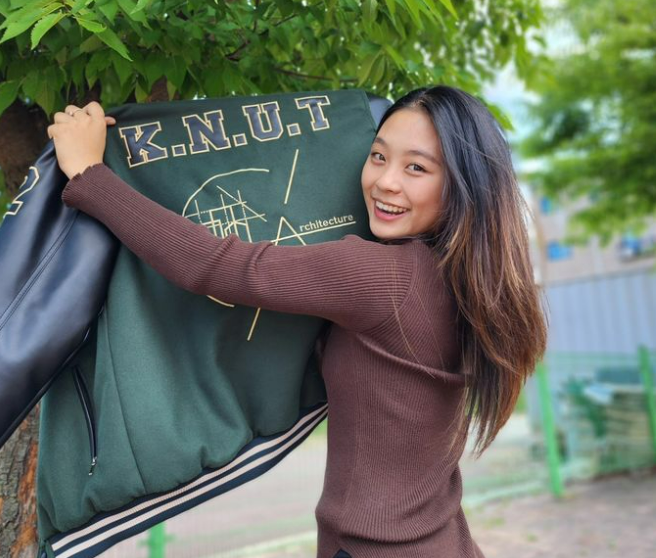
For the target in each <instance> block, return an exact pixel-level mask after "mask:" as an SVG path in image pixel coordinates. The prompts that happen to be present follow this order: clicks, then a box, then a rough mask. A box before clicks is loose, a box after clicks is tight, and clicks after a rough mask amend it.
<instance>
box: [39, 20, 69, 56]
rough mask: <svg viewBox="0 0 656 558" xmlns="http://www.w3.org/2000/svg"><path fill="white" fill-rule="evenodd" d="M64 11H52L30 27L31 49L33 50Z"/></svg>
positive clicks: (57, 21)
mask: <svg viewBox="0 0 656 558" xmlns="http://www.w3.org/2000/svg"><path fill="white" fill-rule="evenodd" d="M65 15H66V14H65V13H64V12H54V13H52V14H49V15H47V16H46V17H44V18H43V19H41V20H40V21H39V22H38V23H37V24H36V25H35V26H34V27H33V28H32V50H34V49H35V48H36V47H37V45H38V44H39V42H40V41H41V39H42V38H43V36H44V35H45V34H46V33H47V32H48V31H50V29H52V28H53V27H54V26H55V25H57V23H59V21H60V20H61V19H62V18H63V17H64V16H65Z"/></svg>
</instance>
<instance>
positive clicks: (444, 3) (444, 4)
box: [440, 0, 458, 19]
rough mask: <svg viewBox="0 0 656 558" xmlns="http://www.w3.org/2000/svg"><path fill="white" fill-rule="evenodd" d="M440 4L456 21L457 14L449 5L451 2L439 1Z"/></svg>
mask: <svg viewBox="0 0 656 558" xmlns="http://www.w3.org/2000/svg"><path fill="white" fill-rule="evenodd" d="M440 3H441V4H442V5H443V6H444V7H445V8H446V9H447V10H449V12H450V13H451V15H452V16H453V17H455V18H456V19H458V12H456V9H455V7H454V6H453V4H452V3H451V0H440Z"/></svg>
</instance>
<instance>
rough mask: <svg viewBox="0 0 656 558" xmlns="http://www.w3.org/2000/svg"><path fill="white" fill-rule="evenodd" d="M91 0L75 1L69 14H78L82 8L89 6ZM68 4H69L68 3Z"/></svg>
mask: <svg viewBox="0 0 656 558" xmlns="http://www.w3.org/2000/svg"><path fill="white" fill-rule="evenodd" d="M91 2H93V0H77V1H76V2H75V4H73V6H72V7H71V13H72V14H76V13H78V12H79V11H80V10H81V9H82V8H85V7H86V6H88V5H89V4H91ZM69 3H70V2H69Z"/></svg>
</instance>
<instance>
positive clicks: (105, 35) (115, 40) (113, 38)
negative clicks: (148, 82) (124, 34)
mask: <svg viewBox="0 0 656 558" xmlns="http://www.w3.org/2000/svg"><path fill="white" fill-rule="evenodd" d="M97 36H98V38H99V39H100V40H101V41H102V42H103V43H105V44H106V45H107V46H108V47H111V48H113V49H114V50H115V51H116V52H118V53H119V54H120V55H121V56H122V57H123V58H125V59H126V60H129V61H130V62H132V58H130V53H129V52H128V49H127V48H126V46H125V45H124V44H123V42H122V41H121V39H119V37H118V35H117V34H116V33H114V31H112V30H111V29H109V28H108V29H105V30H104V31H103V32H102V33H98V35H97Z"/></svg>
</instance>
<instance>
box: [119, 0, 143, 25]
mask: <svg viewBox="0 0 656 558" xmlns="http://www.w3.org/2000/svg"><path fill="white" fill-rule="evenodd" d="M118 5H119V6H120V7H121V10H123V13H125V14H126V15H127V16H128V17H129V18H130V19H132V20H134V21H138V22H139V23H144V24H145V23H146V15H145V14H144V13H143V12H142V11H137V5H136V4H135V2H134V0H118Z"/></svg>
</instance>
